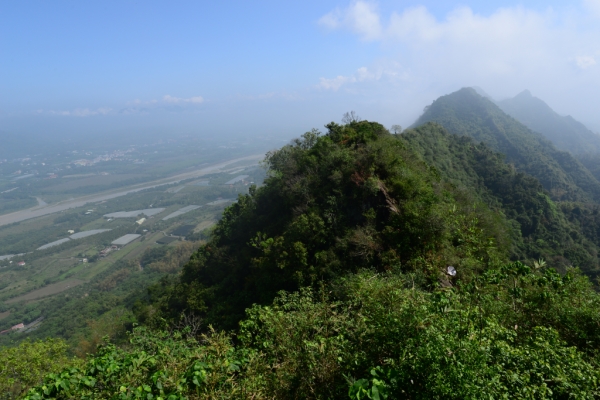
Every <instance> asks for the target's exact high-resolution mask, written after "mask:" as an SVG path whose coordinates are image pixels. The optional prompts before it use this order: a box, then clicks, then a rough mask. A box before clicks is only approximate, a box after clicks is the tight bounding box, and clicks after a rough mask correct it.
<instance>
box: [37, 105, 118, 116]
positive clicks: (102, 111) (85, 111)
mask: <svg viewBox="0 0 600 400" xmlns="http://www.w3.org/2000/svg"><path fill="white" fill-rule="evenodd" d="M112 111H113V110H112V108H108V107H103V108H97V109H95V110H90V109H89V108H76V109H74V110H67V111H56V110H37V113H38V114H46V115H59V116H63V117H91V116H94V115H108V114H111V113H112Z"/></svg>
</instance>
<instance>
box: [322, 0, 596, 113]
mask: <svg viewBox="0 0 600 400" xmlns="http://www.w3.org/2000/svg"><path fill="white" fill-rule="evenodd" d="M584 3H585V4H584ZM584 3H580V6H576V5H567V6H565V8H563V9H560V10H558V11H555V10H553V9H552V8H548V9H546V10H543V11H538V10H533V9H528V8H525V7H522V6H514V7H504V8H498V9H496V10H495V11H493V12H491V13H488V14H479V13H476V12H474V11H473V10H472V9H470V8H468V7H457V8H455V9H454V10H452V11H450V12H449V13H448V14H446V15H445V16H444V17H442V18H439V17H436V16H434V15H433V14H432V13H431V12H430V11H429V10H428V9H427V8H426V7H423V6H419V7H410V8H405V9H400V10H397V11H395V12H390V13H387V14H383V13H381V12H380V11H379V10H378V8H377V6H376V5H375V4H374V3H372V2H369V1H365V0H358V1H352V2H351V3H349V4H348V6H347V7H346V8H342V9H336V10H334V11H332V12H330V13H328V14H326V15H324V16H323V17H322V18H321V20H320V21H319V22H320V24H321V25H322V26H324V27H327V28H329V29H332V30H338V31H339V30H346V31H350V32H352V34H354V35H355V36H356V37H357V38H358V39H360V40H362V41H371V42H376V43H379V44H380V47H379V49H380V53H381V54H380V55H378V58H379V59H387V60H392V61H395V62H396V63H397V64H401V65H402V68H399V67H398V68H393V69H392V71H393V72H394V73H395V75H394V74H377V73H375V72H376V68H374V67H372V66H369V68H368V70H367V72H369V73H373V74H374V75H365V76H364V77H363V75H361V73H360V72H358V71H357V72H356V73H354V74H352V75H346V74H341V75H339V76H337V77H335V78H330V79H326V78H320V80H319V83H318V87H320V88H321V89H327V90H332V91H336V90H340V88H342V87H347V88H348V90H349V89H350V87H358V84H359V82H368V83H369V85H371V86H374V85H375V84H376V83H377V82H378V81H380V80H385V81H390V80H391V81H394V82H396V83H398V85H388V87H386V86H385V85H379V86H378V87H379V89H378V90H379V93H380V94H382V93H384V92H385V91H386V90H387V91H388V92H391V91H392V90H397V89H398V88H399V87H401V88H409V89H410V90H409V92H412V93H415V92H417V91H421V92H424V91H428V92H429V93H430V95H431V96H436V97H437V96H439V95H442V94H445V93H448V92H449V91H453V90H457V89H459V88H461V87H464V86H475V85H477V86H480V87H482V88H484V89H485V90H486V91H488V92H490V93H491V94H492V95H494V96H497V97H503V96H512V95H514V94H516V93H518V92H520V91H521V90H523V89H525V88H529V89H530V90H533V91H535V92H536V93H539V96H540V97H542V98H544V99H546V100H547V101H549V102H551V103H552V100H553V98H552V97H551V96H552V95H553V93H555V97H554V99H555V100H557V102H558V103H562V104H563V105H567V102H568V101H570V102H572V99H570V98H568V97H567V96H564V93H569V92H574V91H576V90H577V91H579V90H583V91H587V92H589V94H590V96H591V93H592V92H593V91H596V92H597V91H598V90H600V69H598V68H594V66H595V65H596V62H597V61H596V58H597V57H598V54H599V53H600V24H597V23H590V19H589V18H590V12H589V10H590V9H591V8H593V7H597V8H598V11H600V0H585V2H584ZM598 15H599V16H600V13H599V14H598ZM574 67H575V68H574ZM367 76H368V77H367ZM384 78H385V79H384ZM407 90H408V89H407ZM369 93H370V94H371V95H372V94H373V92H369ZM574 95H575V93H574ZM581 96H582V97H581V99H582V102H583V98H584V97H583V95H581ZM575 97H577V96H575ZM591 100H592V99H591V97H590V98H588V101H586V102H585V104H583V107H587V108H588V109H589V111H588V112H589V113H590V114H591V107H592V106H591V104H592V103H593V102H592V101H591ZM572 103H573V106H571V107H572V108H571V109H564V111H563V112H564V113H571V112H573V108H577V105H575V103H574V102H572ZM553 104H556V103H553Z"/></svg>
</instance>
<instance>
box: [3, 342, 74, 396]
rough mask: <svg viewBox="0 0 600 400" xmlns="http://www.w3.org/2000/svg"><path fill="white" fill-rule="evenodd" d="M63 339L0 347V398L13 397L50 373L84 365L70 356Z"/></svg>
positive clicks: (39, 381)
mask: <svg viewBox="0 0 600 400" xmlns="http://www.w3.org/2000/svg"><path fill="white" fill-rule="evenodd" d="M67 349H68V346H67V343H66V342H65V341H64V340H61V339H46V340H39V341H36V342H30V341H24V342H21V343H20V344H19V346H17V347H3V348H0V399H12V398H16V397H17V396H18V395H20V394H23V393H24V392H25V391H26V390H27V389H28V388H29V387H31V386H33V385H38V384H40V383H41V382H42V380H43V378H44V376H45V375H46V374H48V373H49V372H56V371H60V370H61V369H63V368H64V367H65V366H76V365H78V364H81V362H80V361H78V360H76V359H72V358H69V357H68V356H67Z"/></svg>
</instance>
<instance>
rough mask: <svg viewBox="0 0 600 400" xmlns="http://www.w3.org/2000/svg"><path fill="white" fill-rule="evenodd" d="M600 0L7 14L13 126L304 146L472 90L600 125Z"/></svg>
mask: <svg viewBox="0 0 600 400" xmlns="http://www.w3.org/2000/svg"><path fill="white" fill-rule="evenodd" d="M599 22H600V1H598V0H583V1H573V2H559V1H545V2H542V1H521V2H516V1H486V2H483V1H470V2H466V3H458V2H456V3H454V2H439V1H400V2H393V1H378V2H372V1H363V0H360V1H350V2H348V1H318V2H317V1H311V2H283V3H282V2H274V1H262V2H256V3H249V2H241V1H233V2H227V3H218V2H216V3H215V2H213V3H209V2H192V1H183V2H177V3H175V4H173V3H163V2H158V1H149V2H134V1H127V2H116V1H105V2H85V3H79V2H59V3H47V2H41V1H30V2H26V3H23V2H18V3H10V2H7V3H4V4H3V5H2V6H0V76H1V77H2V78H1V79H0V93H2V95H1V96H0V131H4V132H8V133H13V134H27V133H36V134H44V135H46V136H52V135H58V134H70V135H89V134H110V133H117V134H120V133H127V134H130V135H134V134H143V135H146V134H151V133H155V134H202V135H215V134H218V135H223V134H227V135H232V136H235V135H244V136H253V135H264V134H266V135H277V136H281V137H283V138H291V137H294V136H297V135H298V134H299V132H302V131H304V130H308V129H310V128H312V127H321V126H322V125H323V124H324V123H326V122H328V121H329V120H331V119H332V117H337V116H341V114H342V113H343V112H345V111H348V110H351V109H353V110H356V111H357V112H358V113H359V115H360V116H361V117H363V118H366V119H369V120H377V121H380V122H382V123H384V124H387V125H388V126H389V125H391V124H396V123H398V124H402V125H403V126H408V125H409V124H411V123H412V122H414V120H415V119H416V118H417V117H418V116H419V114H420V113H421V111H422V110H423V107H424V106H425V105H427V104H430V103H431V102H432V101H433V100H434V99H436V98H437V97H439V96H440V95H443V94H446V93H449V92H452V91H454V90H457V89H459V88H461V87H464V86H479V87H482V88H483V89H485V90H486V91H487V92H488V93H489V94H490V95H492V96H493V97H494V98H497V99H501V98H506V97H512V96H514V95H516V94H517V93H519V92H520V91H522V90H523V89H529V90H530V91H531V92H532V93H533V94H534V95H535V96H536V97H539V98H541V99H543V100H544V101H546V102H547V103H548V104H549V105H550V106H551V107H552V108H553V109H555V110H556V111H557V112H558V113H560V114H564V115H566V114H570V115H572V116H573V117H574V118H576V119H577V120H580V121H582V122H584V123H586V124H587V125H588V126H590V127H591V128H592V129H593V130H595V131H598V130H600V120H599V119H598V117H597V115H596V109H595V98H596V97H595V96H596V93H598V90H599V89H600V65H598V62H599V61H600V47H599V46H598V43H600V23H599Z"/></svg>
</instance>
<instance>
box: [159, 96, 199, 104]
mask: <svg viewBox="0 0 600 400" xmlns="http://www.w3.org/2000/svg"><path fill="white" fill-rule="evenodd" d="M163 101H164V102H165V103H173V104H178V103H193V104H200V103H203V102H204V98H203V97H202V96H195V97H189V98H187V99H184V98H181V97H173V96H171V95H168V94H167V95H165V96H164V97H163Z"/></svg>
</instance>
